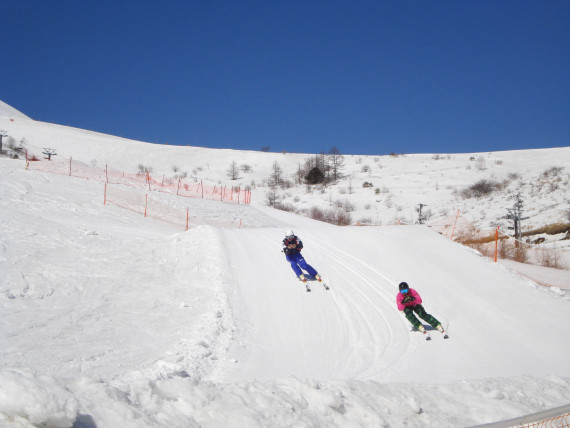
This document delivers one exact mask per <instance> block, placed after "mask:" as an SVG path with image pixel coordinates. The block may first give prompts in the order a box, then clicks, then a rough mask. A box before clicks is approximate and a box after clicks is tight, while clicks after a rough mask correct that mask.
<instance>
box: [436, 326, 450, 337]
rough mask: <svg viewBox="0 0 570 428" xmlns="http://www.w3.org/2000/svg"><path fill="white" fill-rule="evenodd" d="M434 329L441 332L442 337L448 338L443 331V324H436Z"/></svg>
mask: <svg viewBox="0 0 570 428" xmlns="http://www.w3.org/2000/svg"><path fill="white" fill-rule="evenodd" d="M436 329H437V330H438V331H439V332H440V333H441V334H443V338H444V339H449V336H448V335H447V333H446V332H445V330H444V329H443V326H442V325H441V324H438V325H437V327H436Z"/></svg>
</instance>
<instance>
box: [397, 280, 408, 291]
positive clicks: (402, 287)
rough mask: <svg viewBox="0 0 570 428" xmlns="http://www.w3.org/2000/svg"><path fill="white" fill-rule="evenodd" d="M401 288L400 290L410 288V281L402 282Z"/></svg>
mask: <svg viewBox="0 0 570 428" xmlns="http://www.w3.org/2000/svg"><path fill="white" fill-rule="evenodd" d="M399 288H400V290H407V289H409V288H410V287H408V283H407V282H400V285H399Z"/></svg>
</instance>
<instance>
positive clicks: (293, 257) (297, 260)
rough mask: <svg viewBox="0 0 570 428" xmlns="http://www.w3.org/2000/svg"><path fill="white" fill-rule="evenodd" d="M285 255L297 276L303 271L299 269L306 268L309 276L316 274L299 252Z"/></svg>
mask: <svg viewBox="0 0 570 428" xmlns="http://www.w3.org/2000/svg"><path fill="white" fill-rule="evenodd" d="M286 257H287V261H288V262H289V263H291V268H293V271H294V272H295V274H296V275H297V276H299V275H301V274H302V273H303V271H302V270H301V269H304V270H306V271H307V272H308V274H309V275H311V276H315V275H318V272H317V271H316V270H315V269H314V268H313V267H312V266H311V265H310V264H308V263H307V262H306V261H305V259H304V258H303V256H302V255H301V253H297V254H288V255H287V256H286Z"/></svg>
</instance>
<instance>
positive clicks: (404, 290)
mask: <svg viewBox="0 0 570 428" xmlns="http://www.w3.org/2000/svg"><path fill="white" fill-rule="evenodd" d="M408 291H410V290H408V289H407V288H405V289H403V290H400V293H402V294H406V293H407V292H408Z"/></svg>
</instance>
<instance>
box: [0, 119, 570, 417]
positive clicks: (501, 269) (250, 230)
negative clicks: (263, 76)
mask: <svg viewBox="0 0 570 428" xmlns="http://www.w3.org/2000/svg"><path fill="white" fill-rule="evenodd" d="M14 123H20V124H19V125H18V126H20V128H19V129H20V131H21V133H22V135H21V136H25V137H26V139H27V140H28V141H29V140H30V138H32V137H30V135H32V134H33V133H34V132H36V131H37V132H38V133H37V134H35V135H36V136H35V137H33V138H38V139H39V138H40V137H41V133H40V132H39V131H38V129H40V128H42V127H44V128H45V129H46V130H49V129H53V128H52V127H53V126H55V125H49V124H41V123H38V122H34V121H31V120H27V119H17V120H15V121H14V122H9V123H8V122H7V121H4V122H2V123H0V125H1V126H0V128H2V127H3V126H4V125H10V124H14ZM25 123H28V124H29V127H28V128H26V126H25ZM57 129H58V130H59V131H58V132H61V134H60V136H61V139H62V141H67V142H68V143H67V144H68V145H69V147H72V140H73V138H72V137H73V136H75V137H77V135H79V131H76V130H70V132H71V134H69V135H68V136H67V137H66V138H65V135H66V134H65V132H64V127H57ZM33 130H35V131H33ZM12 131H13V130H12ZM46 132H47V134H46V135H48V137H49V136H50V135H51V136H53V135H54V134H53V132H52V133H50V132H48V131H46ZM83 133H85V134H89V135H93V139H92V140H89V139H87V140H84V139H81V140H77V141H76V142H74V143H73V144H77V147H81V148H80V149H78V150H80V151H81V150H84V151H85V152H87V151H91V152H92V156H93V159H95V158H96V159H98V161H99V164H101V163H103V164H104V163H105V162H106V160H102V159H101V160H100V158H99V156H102V154H103V153H106V152H107V151H108V155H107V156H109V159H111V158H112V157H113V156H115V158H114V159H112V160H113V161H114V162H115V163H120V162H122V164H123V166H125V167H126V166H127V164H128V163H129V162H132V156H129V155H128V153H127V152H125V154H124V155H120V154H118V153H117V152H121V148H119V147H117V149H116V150H115V149H113V148H111V146H109V147H107V146H105V144H104V143H103V142H102V141H105V140H106V139H109V141H114V142H115V145H116V146H117V145H118V144H117V141H118V140H119V139H117V138H116V137H109V136H100V137H97V136H96V134H94V133H87V132H86V131H81V135H84V134H83ZM24 134H25V135H24ZM12 135H13V133H12ZM48 137H46V138H48ZM112 138H114V140H112ZM53 141H55V139H54V140H53ZM99 143H100V145H99ZM125 144H126V142H125ZM128 144H129V145H132V147H134V148H135V150H136V152H137V153H138V154H140V155H141V156H142V157H145V158H147V157H148V159H152V158H153V156H154V157H155V159H159V158H158V157H156V156H157V153H159V152H155V151H156V150H157V146H154V145H149V144H145V143H137V142H129V143H128ZM48 145H49V144H47V143H46V146H48ZM158 149H160V150H162V151H161V152H160V153H162V154H164V153H166V155H164V156H166V157H168V156H169V155H168V153H170V150H171V148H168V147H160V146H158ZM172 149H177V150H179V149H180V148H172ZM185 149H187V150H189V151H193V152H195V153H196V155H197V156H201V157H202V160H201V161H200V162H202V163H203V164H204V165H206V164H209V165H211V166H212V168H213V167H214V165H217V164H218V163H219V162H220V160H219V157H220V156H221V157H222V158H223V157H224V154H223V153H224V152H233V153H232V156H235V154H236V152H235V151H216V150H210V149H199V148H185ZM147 150H148V151H147ZM553 150H556V149H553ZM220 153H222V154H220ZM561 153H562V154H563V155H564V154H565V153H566V151H564V150H563V151H562V152H561ZM263 155H268V154H261V153H260V154H258V156H263ZM121 156H123V157H121ZM245 156H247V154H246V155H245ZM271 156H278V155H275V154H273V155H271ZM291 156H296V155H291ZM299 156H300V155H299ZM551 156H553V157H556V156H560V153H557V154H556V153H554V154H553V155H551ZM120 159H123V160H122V161H121V160H120ZM227 159H231V157H228V158H224V159H223V160H222V163H223V165H224V166H226V163H228V162H226V160H227ZM85 160H86V161H88V160H89V158H86V159H85ZM162 162H163V163H164V164H165V165H166V164H168V165H169V167H170V166H171V164H172V163H173V162H176V159H175V158H172V157H171V158H170V160H166V161H162ZM218 168H220V167H218ZM541 168H542V167H541ZM538 169H539V168H537V170H538ZM0 195H1V197H0V310H1V314H2V316H1V317H0V426H1V427H33V426H44V427H62V428H63V427H72V426H73V427H82V428H85V427H98V428H102V427H118V426H120V427H199V426H201V427H227V426H231V427H289V426H295V427H325V426H327V427H397V426H408V427H435V426H437V427H457V426H472V425H476V424H481V423H486V422H492V421H497V420H503V419H509V418H513V417H516V416H520V415H523V414H528V413H533V412H536V411H540V410H544V409H548V408H552V407H556V406H560V405H564V404H568V403H570V364H569V363H568V361H569V359H568V355H569V354H570V340H568V337H569V335H568V331H569V328H570V294H568V291H567V290H565V289H564V287H543V286H540V285H538V284H537V283H536V282H534V281H533V280H530V279H528V278H526V277H523V276H521V275H519V274H518V273H516V272H514V271H513V270H511V269H509V268H508V267H507V266H505V265H502V264H499V263H493V262H492V261H490V260H489V259H486V258H483V257H481V256H480V255H479V254H478V253H476V252H474V251H472V250H470V249H469V248H466V247H463V246H461V245H459V244H457V243H454V242H452V241H450V240H449V239H447V238H445V237H443V236H441V235H439V234H437V233H435V232H434V231H432V230H431V229H429V228H426V227H425V226H423V225H415V226H374V227H356V226H351V227H337V226H333V225H329V224H326V223H320V222H316V221H313V220H310V219H308V218H305V217H301V216H297V215H294V214H290V213H287V212H283V211H277V210H274V209H271V208H268V207H265V206H263V204H262V203H261V201H258V203H257V204H256V203H254V204H252V205H250V206H243V205H230V204H223V203H219V202H214V201H205V200H199V199H185V200H184V202H183V204H184V205H185V206H189V207H190V210H191V211H192V212H194V213H200V215H201V216H202V221H200V222H199V225H196V224H194V225H191V228H190V229H189V230H188V231H185V232H181V231H180V230H179V229H175V228H173V227H171V226H169V225H167V224H162V223H159V222H156V221H153V220H151V219H148V218H144V217H143V216H142V215H140V214H137V213H134V212H131V211H127V210H124V209H121V208H119V207H117V206H114V205H103V203H102V184H101V183H97V182H94V181H89V180H83V179H79V178H74V177H67V176H62V175H53V174H49V173H45V172H39V171H33V170H26V169H25V163H24V162H23V161H22V160H11V159H6V158H0ZM153 197H155V198H158V199H160V198H165V199H166V198H167V196H166V195H162V194H160V193H157V194H156V195H153ZM254 202H255V199H254ZM236 217H239V218H247V219H248V220H247V222H245V224H244V227H243V228H238V227H237V226H235V225H236V222H235V219H236ZM209 219H216V222H214V221H212V222H211V223H209ZM223 219H227V223H226V224H227V225H231V224H233V225H234V227H230V226H226V227H220V226H219V224H220V223H219V221H220V220H223ZM197 224H198V223H197ZM289 228H292V229H294V231H295V233H296V234H297V235H298V236H299V237H300V238H301V239H302V240H303V242H304V244H305V248H304V250H303V254H304V256H305V257H306V259H307V261H308V262H309V263H310V264H311V265H313V266H314V267H315V268H316V269H317V270H318V271H319V272H320V273H321V274H322V275H323V277H324V278H325V280H326V281H327V282H328V284H329V285H330V290H328V291H327V290H325V289H324V288H322V287H321V286H320V285H319V284H318V283H316V282H311V286H312V289H313V291H312V292H311V293H307V292H305V290H304V287H303V286H302V284H300V282H299V281H298V280H297V279H296V278H295V276H294V273H293V272H292V270H291V268H290V266H289V265H288V263H287V262H286V260H285V257H284V255H283V254H282V253H281V240H282V239H283V235H284V232H285V230H286V229H289ZM400 281H406V282H408V283H409V284H410V286H411V287H413V288H415V289H416V290H418V291H419V293H420V294H421V295H422V297H423V299H424V306H425V308H426V310H427V311H428V312H429V313H431V314H433V315H434V316H435V317H437V318H438V319H439V320H440V321H441V322H442V323H443V325H444V327H445V328H446V330H447V331H448V332H449V335H450V336H451V337H450V339H448V340H444V339H443V338H442V336H441V335H440V334H439V333H438V332H434V331H432V332H431V336H432V338H433V340H431V341H430V342H427V341H425V340H424V338H423V337H422V336H421V335H420V334H419V333H417V332H412V331H410V330H411V327H410V325H409V323H408V321H407V320H406V319H405V318H404V317H403V315H402V314H401V313H400V312H398V310H397V309H396V304H395V298H396V294H397V292H398V290H397V288H398V283H399V282H400Z"/></svg>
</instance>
